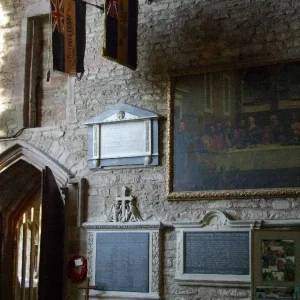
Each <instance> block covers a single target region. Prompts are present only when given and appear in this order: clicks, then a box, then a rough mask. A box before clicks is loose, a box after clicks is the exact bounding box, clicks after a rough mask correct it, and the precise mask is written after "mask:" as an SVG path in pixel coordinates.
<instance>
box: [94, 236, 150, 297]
mask: <svg viewBox="0 0 300 300" xmlns="http://www.w3.org/2000/svg"><path fill="white" fill-rule="evenodd" d="M95 285H96V288H97V289H98V290H102V291H122V292H140V293H148V292H149V233H145V232H99V233H97V238H96V276H95Z"/></svg>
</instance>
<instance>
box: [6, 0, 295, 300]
mask: <svg viewBox="0 0 300 300" xmlns="http://www.w3.org/2000/svg"><path fill="white" fill-rule="evenodd" d="M99 3H100V2H99ZM99 3H98V4H99ZM29 4H32V3H27V2H26V1H24V2H19V1H15V2H12V0H11V2H10V1H9V0H0V29H1V31H0V136H6V135H7V134H8V135H10V134H12V133H14V132H15V131H16V130H17V129H18V128H20V127H22V107H23V100H24V99H23V92H22V89H23V86H22V82H24V80H25V79H24V76H23V75H24V57H25V56H24V55H23V56H22V55H19V52H20V51H23V54H24V53H25V52H24V45H25V40H24V32H23V33H22V32H21V29H22V20H23V22H24V11H25V12H26V9H25V8H26V7H28V5H29ZM2 16H4V18H2ZM23 28H24V27H23ZM299 29H300V3H299V2H297V1H293V0H233V1H225V0H223V1H221V0H164V1H159V0H157V1H154V2H153V3H152V4H151V5H148V4H145V3H144V1H140V4H139V26H138V68H137V70H136V71H131V70H129V69H127V68H125V67H122V66H119V65H117V64H116V63H114V62H111V61H108V60H106V59H104V58H102V56H101V49H102V43H103V15H101V13H100V11H99V10H97V9H96V8H94V7H90V6H88V9H87V48H86V60H85V69H86V72H85V75H84V77H83V78H82V80H81V81H77V80H72V79H69V80H68V86H67V87H66V86H63V87H62V86H60V85H55V80H54V79H53V81H52V82H50V83H49V85H50V86H51V85H52V86H53V90H52V91H51V97H54V98H55V97H57V99H54V102H55V101H57V103H61V104H62V105H63V104H66V105H67V106H66V112H65V114H66V117H65V118H66V122H60V120H58V119H56V115H55V114H54V115H53V116H52V118H53V119H52V121H53V122H51V124H50V123H45V124H44V125H47V126H48V125H51V126H52V125H55V126H54V127H42V128H34V129H26V130H25V131H24V133H23V134H22V135H21V136H20V139H22V140H25V141H27V142H28V143H30V144H32V145H33V146H35V147H37V148H38V149H40V150H41V151H43V152H44V153H46V154H48V155H49V156H50V157H52V158H53V159H54V160H56V161H57V162H59V163H60V164H61V165H63V166H64V167H65V168H66V169H68V170H69V171H70V172H71V173H73V174H74V175H75V176H78V177H82V176H83V177H85V178H86V179H87V183H88V187H87V193H86V220H87V221H103V220H105V219H106V213H108V210H109V208H110V205H111V204H112V201H113V199H114V198H115V197H116V196H117V195H118V194H119V193H120V192H121V187H122V186H124V185H125V186H127V187H128V188H129V189H131V190H132V195H134V196H136V197H137V199H138V205H139V209H140V212H141V214H142V217H143V218H144V220H158V221H166V222H171V221H174V220H197V219H200V218H201V217H203V216H204V214H205V213H206V212H207V211H209V210H213V209H219V210H222V211H224V212H226V213H228V214H229V215H230V216H231V217H232V218H236V219H285V218H287V219H290V218H299V215H300V209H299V205H300V201H299V200H300V199H294V198H288V199H243V200H238V199H232V200H228V199H227V200H225V199H224V200H201V201H200V200H199V201H168V200H167V194H166V177H167V175H166V167H167V165H166V154H167V148H166V145H167V139H168V137H167V131H166V118H162V120H161V121H160V155H161V163H160V165H159V166H157V167H153V168H133V169H115V170H99V171H90V170H88V168H87V128H86V126H84V125H82V123H83V122H85V121H86V120H87V119H89V118H91V117H94V116H96V115H97V114H100V113H101V112H103V111H105V110H106V109H108V108H110V107H112V106H114V105H115V104H117V103H128V104H132V105H136V106H138V107H142V108H145V109H147V110H150V111H153V112H156V113H158V114H160V115H161V116H163V117H166V116H167V95H168V85H167V77H168V71H170V70H174V69H183V70H188V69H192V68H196V67H201V66H204V65H219V64H236V63H241V64H242V63H251V62H262V61H264V62H270V61H272V60H275V61H276V60H284V59H288V58H293V57H295V58H296V57H297V56H298V58H299V54H298V51H299V45H300V30H299ZM22 49H23V50H22ZM53 78H54V77H53ZM66 90H67V92H65V91H66ZM57 118H58V117H57ZM56 125H59V126H56ZM0 146H1V141H0ZM0 149H1V147H0ZM175 241H176V239H175V233H174V230H171V229H167V230H166V231H165V253H164V272H163V273H164V276H163V278H164V294H165V298H166V300H200V299H215V300H217V299H220V300H221V299H222V300H227V299H228V300H229V299H249V298H250V290H248V289H238V288H230V289H226V288H208V287H181V286H179V285H177V284H176V283H175V282H174V273H175V249H176V248H175ZM82 250H84V249H82Z"/></svg>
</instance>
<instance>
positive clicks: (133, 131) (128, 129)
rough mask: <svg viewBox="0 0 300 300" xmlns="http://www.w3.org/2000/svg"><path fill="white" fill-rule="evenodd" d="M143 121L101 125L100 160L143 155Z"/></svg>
mask: <svg viewBox="0 0 300 300" xmlns="http://www.w3.org/2000/svg"><path fill="white" fill-rule="evenodd" d="M145 152H146V149H145V126H144V121H136V122H123V123H121V124H119V123H116V124H103V125H101V158H117V157H132V156H142V155H145Z"/></svg>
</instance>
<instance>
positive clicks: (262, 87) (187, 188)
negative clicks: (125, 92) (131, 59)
mask: <svg viewBox="0 0 300 300" xmlns="http://www.w3.org/2000/svg"><path fill="white" fill-rule="evenodd" d="M169 117H170V123H169V125H170V128H171V129H172V130H171V138H170V141H171V142H170V153H171V155H170V161H169V164H170V167H169V175H170V187H169V190H170V191H169V192H170V193H171V194H174V195H176V193H182V192H183V193H184V192H187V194H188V195H192V196H193V193H194V192H197V193H196V194H195V195H196V196H195V197H198V196H199V197H201V196H202V195H209V193H210V192H212V191H213V192H214V193H215V192H217V195H218V191H222V193H224V192H225V193H226V195H231V194H232V195H234V196H239V195H243V191H250V194H251V190H254V189H255V190H256V194H259V189H261V191H262V194H264V193H265V195H266V194H267V192H266V191H268V192H269V191H274V193H271V194H272V195H275V194H276V192H279V191H280V193H279V194H280V195H282V193H283V191H289V192H290V193H292V192H293V191H294V192H296V191H297V189H296V188H297V187H299V186H300V62H295V61H294V62H283V63H277V64H270V65H264V66H255V67H243V68H239V69H226V70H224V71H219V70H218V71H211V72H202V73H196V74H195V73H194V74H191V75H182V76H181V75H178V76H177V75H176V76H173V77H172V78H171V95H170V114H169ZM257 189H258V190H257ZM231 191H238V193H234V192H233V193H231ZM207 192H208V194H207ZM220 195H221V194H220Z"/></svg>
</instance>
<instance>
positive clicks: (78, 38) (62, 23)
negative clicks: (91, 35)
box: [51, 0, 86, 76]
mask: <svg viewBox="0 0 300 300" xmlns="http://www.w3.org/2000/svg"><path fill="white" fill-rule="evenodd" d="M51 14H52V52H53V69H54V70H57V71H60V72H63V73H67V74H69V75H72V76H76V75H78V73H81V74H83V72H84V66H83V63H84V52H85V19H86V3H85V2H83V1H81V0H75V1H74V0H51Z"/></svg>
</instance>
